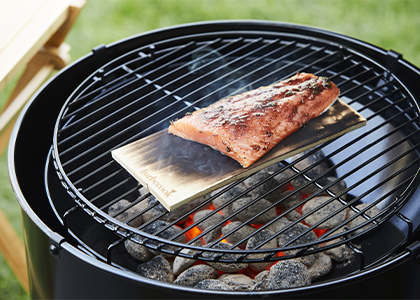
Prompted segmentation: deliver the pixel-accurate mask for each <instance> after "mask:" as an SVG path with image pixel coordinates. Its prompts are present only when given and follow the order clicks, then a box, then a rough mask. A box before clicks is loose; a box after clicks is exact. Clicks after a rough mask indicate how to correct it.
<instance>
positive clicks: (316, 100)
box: [168, 73, 340, 168]
mask: <svg viewBox="0 0 420 300" xmlns="http://www.w3.org/2000/svg"><path fill="white" fill-rule="evenodd" d="M339 93H340V90H339V89H338V88H337V86H336V85H335V84H334V83H333V82H331V81H330V80H329V79H328V78H326V77H318V76H315V75H313V74H308V73H298V74H296V75H295V76H292V77H290V78H288V79H286V80H283V81H280V82H278V83H275V84H272V85H269V86H264V87H260V88H258V89H255V90H252V91H248V92H245V93H242V94H238V95H234V96H229V97H226V98H223V99H221V100H219V101H217V102H215V103H213V104H211V105H209V106H208V107H205V108H202V109H199V110H197V111H195V112H193V113H187V114H186V115H185V116H184V117H183V118H182V119H179V120H175V121H173V122H171V125H170V126H169V129H168V131H169V132H170V133H172V134H174V135H177V136H179V137H182V138H184V139H187V140H191V141H195V142H198V143H201V144H205V145H207V146H210V147H212V148H213V149H216V150H218V151H220V152H221V153H223V154H225V155H227V156H229V157H231V158H233V159H235V160H236V161H238V162H239V163H240V164H241V165H242V167H244V168H247V167H249V166H250V165H252V164H253V163H254V162H256V161H257V160H258V159H260V158H261V157H262V156H263V155H264V154H266V153H267V152H268V151H270V150H271V149H272V148H273V147H274V146H275V145H277V144H278V143H279V142H281V141H282V140H284V139H285V138H286V137H288V136H289V135H291V134H292V133H293V132H295V131H296V130H298V129H299V128H300V127H302V126H303V125H304V124H305V123H307V122H308V121H309V120H311V119H313V118H315V117H317V116H319V115H320V114H321V113H323V112H324V111H326V110H327V109H328V108H329V107H330V106H331V105H332V104H333V103H334V102H335V100H336V99H337V97H338V95H339Z"/></svg>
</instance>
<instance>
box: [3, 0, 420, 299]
mask: <svg viewBox="0 0 420 300" xmlns="http://www.w3.org/2000/svg"><path fill="white" fill-rule="evenodd" d="M10 1H12V0H10ZM226 19H257V20H270V21H280V22H288V23H298V24H303V25H309V26H314V27H319V28H322V29H326V30H329V31H334V32H338V33H341V34H345V35H348V36H350V37H353V38H357V39H360V40H363V41H365V42H369V43H371V44H374V45H376V46H379V47H381V48H384V49H386V50H389V49H392V50H394V51H396V52H398V53H401V54H402V55H403V58H405V59H406V60H407V61H409V62H411V63H412V64H414V65H415V66H417V67H420V35H419V32H420V1H419V0H86V6H85V7H84V8H83V10H82V12H81V14H80V15H79V17H78V19H77V21H76V23H75V25H74V27H73V28H72V30H71V31H70V34H69V36H68V37H67V39H66V43H67V44H69V45H70V46H71V47H72V49H71V51H70V54H71V58H72V61H75V60H77V59H78V58H80V57H82V56H84V55H86V54H88V53H89V52H90V51H91V50H92V49H93V48H94V47H96V46H98V45H100V44H109V43H112V42H115V41H117V40H120V39H124V38H126V37H129V36H131V35H136V34H141V33H143V32H145V31H148V30H153V29H158V28H162V27H167V26H172V25H178V24H182V23H189V22H200V21H207V20H226ZM419 84H420V83H419ZM11 88H12V85H9V86H8V87H7V88H6V89H5V90H3V91H1V93H0V105H3V103H4V101H5V99H6V98H7V96H8V94H9V93H10V91H11ZM0 209H1V210H2V211H3V212H4V214H5V215H6V216H7V218H8V219H9V220H10V222H11V223H12V225H13V227H14V228H15V229H16V231H17V233H18V235H19V236H20V237H21V238H22V236H23V235H22V225H21V216H20V207H19V204H18V203H17V201H16V199H15V197H14V195H13V191H12V190H11V187H10V183H9V178H8V173H7V153H4V154H3V155H2V156H1V158H0ZM0 299H28V295H27V294H26V293H25V291H24V289H23V288H22V287H21V286H20V284H19V282H18V281H17V279H16V277H15V275H14V274H13V272H12V271H11V269H10V268H9V266H8V264H7V262H6V261H5V260H4V258H3V256H1V255H0Z"/></svg>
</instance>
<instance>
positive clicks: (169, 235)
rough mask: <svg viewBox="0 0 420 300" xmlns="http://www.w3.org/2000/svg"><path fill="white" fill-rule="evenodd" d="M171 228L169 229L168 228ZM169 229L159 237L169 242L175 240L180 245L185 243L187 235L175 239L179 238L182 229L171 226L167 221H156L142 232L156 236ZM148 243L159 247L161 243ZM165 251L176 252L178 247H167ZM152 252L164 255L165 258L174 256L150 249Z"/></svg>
mask: <svg viewBox="0 0 420 300" xmlns="http://www.w3.org/2000/svg"><path fill="white" fill-rule="evenodd" d="M168 226H169V227H168ZM166 227H168V228H167V229H165V230H163V231H162V232H160V233H158V234H157V236H159V237H161V238H164V239H167V240H173V241H176V242H179V243H185V240H186V238H185V235H184V234H181V235H179V236H178V237H177V238H174V237H175V236H177V235H178V234H179V233H180V232H181V231H182V229H181V228H180V227H178V226H176V225H172V226H170V223H168V222H165V221H160V220H157V221H154V222H153V223H151V224H149V225H147V226H146V227H144V228H143V229H142V231H144V232H146V233H150V234H154V233H155V232H158V231H161V230H162V229H163V228H166ZM147 243H149V244H152V245H156V246H158V245H159V244H160V243H159V242H157V241H147ZM164 249H168V250H176V249H177V247H176V246H165V247H164ZM150 251H151V252H152V253H154V254H156V255H159V254H161V255H163V256H165V257H170V256H172V255H170V254H167V253H163V252H162V253H161V252H160V251H159V250H154V249H150Z"/></svg>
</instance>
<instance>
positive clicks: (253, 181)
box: [243, 164, 287, 202]
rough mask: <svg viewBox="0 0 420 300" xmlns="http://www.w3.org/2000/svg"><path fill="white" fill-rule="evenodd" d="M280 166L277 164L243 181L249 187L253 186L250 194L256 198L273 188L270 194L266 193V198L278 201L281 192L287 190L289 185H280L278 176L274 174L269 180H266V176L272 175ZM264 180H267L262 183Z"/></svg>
mask: <svg viewBox="0 0 420 300" xmlns="http://www.w3.org/2000/svg"><path fill="white" fill-rule="evenodd" d="M279 168H280V167H279V166H278V165H277V164H275V165H272V166H269V167H267V168H265V169H263V170H261V171H259V172H257V173H255V174H253V175H252V176H251V177H249V178H247V179H246V180H245V181H244V182H243V184H244V185H245V186H246V187H247V188H252V190H251V191H250V192H249V196H252V197H254V198H256V197H258V196H260V195H262V194H265V193H266V192H268V191H271V190H273V191H272V192H271V193H269V194H268V195H265V196H264V198H265V199H266V200H268V201H270V202H274V201H277V199H278V197H279V196H280V194H281V193H283V192H284V191H285V190H286V188H287V186H286V184H283V185H280V182H279V180H278V176H274V177H272V178H270V179H268V180H266V178H268V177H270V176H271V175H272V174H273V173H274V172H275V171H277V170H278V169H279ZM263 180H266V181H265V182H264V183H262V182H263ZM257 184H258V185H257Z"/></svg>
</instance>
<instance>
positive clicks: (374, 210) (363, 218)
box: [347, 203, 380, 233]
mask: <svg viewBox="0 0 420 300" xmlns="http://www.w3.org/2000/svg"><path fill="white" fill-rule="evenodd" d="M369 205H370V203H364V204H359V205H356V208H357V209H359V211H361V210H363V209H365V208H366V207H368V206H369ZM379 213H380V210H379V209H378V208H377V207H376V206H373V207H372V208H370V209H369V210H367V211H365V212H364V213H363V214H361V215H360V216H358V217H356V218H355V219H353V220H352V221H351V222H349V223H348V224H347V226H348V227H349V228H354V227H357V226H359V225H360V224H363V223H366V222H369V218H373V217H375V216H376V215H377V214H379ZM358 214H359V213H358ZM355 215H356V212H355V211H353V210H351V209H350V210H349V212H348V213H347V218H351V217H353V216H355ZM365 215H367V216H365ZM372 225H373V224H372V223H366V225H365V226H364V227H362V228H360V229H358V230H356V232H355V233H360V232H363V230H365V229H367V228H368V227H370V226H372Z"/></svg>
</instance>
